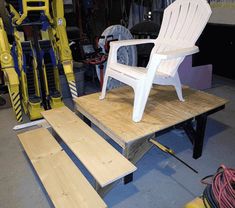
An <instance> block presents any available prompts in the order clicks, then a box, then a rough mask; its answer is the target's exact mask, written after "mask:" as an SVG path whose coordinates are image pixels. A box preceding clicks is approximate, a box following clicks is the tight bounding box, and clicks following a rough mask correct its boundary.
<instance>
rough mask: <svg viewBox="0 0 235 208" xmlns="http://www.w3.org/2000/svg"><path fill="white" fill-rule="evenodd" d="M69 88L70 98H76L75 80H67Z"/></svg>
mask: <svg viewBox="0 0 235 208" xmlns="http://www.w3.org/2000/svg"><path fill="white" fill-rule="evenodd" d="M69 89H70V92H71V95H72V98H73V99H74V98H76V97H77V96H78V93H77V88H76V83H75V81H69Z"/></svg>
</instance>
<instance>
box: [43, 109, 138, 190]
mask: <svg viewBox="0 0 235 208" xmlns="http://www.w3.org/2000/svg"><path fill="white" fill-rule="evenodd" d="M42 115H43V117H44V118H45V119H46V120H47V121H48V123H49V124H50V125H51V126H52V128H53V129H54V130H55V131H56V133H57V134H58V135H59V136H60V137H61V139H62V140H63V141H64V142H65V144H66V145H67V146H68V147H69V148H70V149H71V150H72V152H73V153H74V154H75V155H76V156H77V158H78V159H79V160H80V161H81V162H82V164H83V165H84V166H85V167H86V168H87V170H88V171H89V172H90V173H91V175H92V176H93V177H94V178H95V179H96V181H97V182H98V183H99V185H100V186H101V187H104V186H107V185H109V184H111V183H112V182H114V181H116V180H118V179H120V178H122V177H124V176H127V175H129V174H131V173H133V172H134V171H135V170H136V167H135V166H134V165H133V164H132V163H131V162H129V161H128V160H127V159H126V158H125V157H124V156H123V155H122V154H120V153H119V152H118V151H117V150H116V149H114V148H113V147H112V146H111V145H110V144H109V143H108V142H106V141H105V140H104V139H103V138H102V137H101V136H99V135H98V134H97V133H96V132H95V131H94V130H92V129H91V128H90V127H89V126H88V125H87V124H86V123H84V122H83V121H82V120H81V119H80V118H79V117H78V116H77V115H76V114H75V113H73V112H72V111H71V110H69V109H68V108H67V107H61V108H57V109H53V110H48V111H45V112H42Z"/></svg>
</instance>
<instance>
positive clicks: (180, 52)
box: [153, 46, 199, 59]
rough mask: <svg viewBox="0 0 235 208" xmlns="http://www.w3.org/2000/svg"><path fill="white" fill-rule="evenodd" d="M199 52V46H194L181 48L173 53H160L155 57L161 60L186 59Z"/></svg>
mask: <svg viewBox="0 0 235 208" xmlns="http://www.w3.org/2000/svg"><path fill="white" fill-rule="evenodd" d="M197 52H199V48H198V47H197V46H193V47H189V48H181V49H176V50H172V51H164V52H158V53H156V54H154V55H153V56H156V58H160V59H172V58H179V57H185V56H188V55H191V54H194V53H197Z"/></svg>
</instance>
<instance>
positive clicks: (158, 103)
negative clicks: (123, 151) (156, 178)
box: [75, 85, 228, 148]
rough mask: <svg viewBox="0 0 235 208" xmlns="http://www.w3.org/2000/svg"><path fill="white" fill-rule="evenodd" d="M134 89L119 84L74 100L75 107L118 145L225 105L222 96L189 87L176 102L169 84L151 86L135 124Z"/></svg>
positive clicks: (123, 145)
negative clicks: (115, 87) (138, 119)
mask: <svg viewBox="0 0 235 208" xmlns="http://www.w3.org/2000/svg"><path fill="white" fill-rule="evenodd" d="M133 95H134V92H133V90H132V88H130V87H121V88H117V89H113V90H111V91H109V92H107V95H106V98H105V99H104V100H99V96H100V93H94V94H90V95H86V96H82V97H78V98H76V99H75V103H76V109H77V110H78V111H79V112H81V113H82V114H83V115H84V116H86V117H87V118H88V119H89V120H90V121H91V122H92V123H94V124H95V125H96V126H98V127H99V128H100V129H101V130H102V131H104V132H105V133H106V134H107V135H109V136H110V137H111V138H112V139H113V140H114V141H115V142H116V143H118V144H119V145H120V146H121V147H122V148H125V147H126V146H127V145H128V144H129V143H132V142H135V141H136V140H138V139H140V138H144V137H146V136H148V135H151V134H153V133H155V132H158V131H160V130H163V129H166V128H168V127H171V126H174V125H176V124H179V123H181V122H183V121H186V120H188V119H191V118H194V117H195V116H198V115H200V114H202V113H205V112H208V111H210V110H213V109H215V108H217V107H220V106H222V105H224V104H226V103H227V102H228V101H227V100H226V99H223V98H220V97H217V96H214V95H211V94H209V93H205V92H202V91H198V90H193V89H190V88H187V87H186V88H184V89H183V96H184V99H185V102H180V101H179V100H178V98H177V95H176V92H175V89H174V88H173V87H171V86H157V85H154V86H153V88H152V90H151V93H150V96H149V98H148V102H147V105H146V108H145V111H144V115H143V119H142V120H141V122H139V123H135V122H133V121H132V110H133V101H134V98H133Z"/></svg>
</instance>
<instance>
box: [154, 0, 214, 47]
mask: <svg viewBox="0 0 235 208" xmlns="http://www.w3.org/2000/svg"><path fill="white" fill-rule="evenodd" d="M210 15H211V9H210V6H209V4H208V3H207V2H206V0H176V1H175V2H173V3H172V4H171V5H170V6H168V7H167V8H166V9H165V11H164V16H163V21H162V26H161V30H160V32H159V36H158V38H159V39H161V40H165V39H166V40H172V41H176V40H178V41H180V43H181V42H185V43H186V44H187V45H194V44H195V42H196V40H197V39H198V37H199V36H200V34H201V32H202V30H203V29H204V27H205V25H206V23H207V21H208V19H209V17H210Z"/></svg>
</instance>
